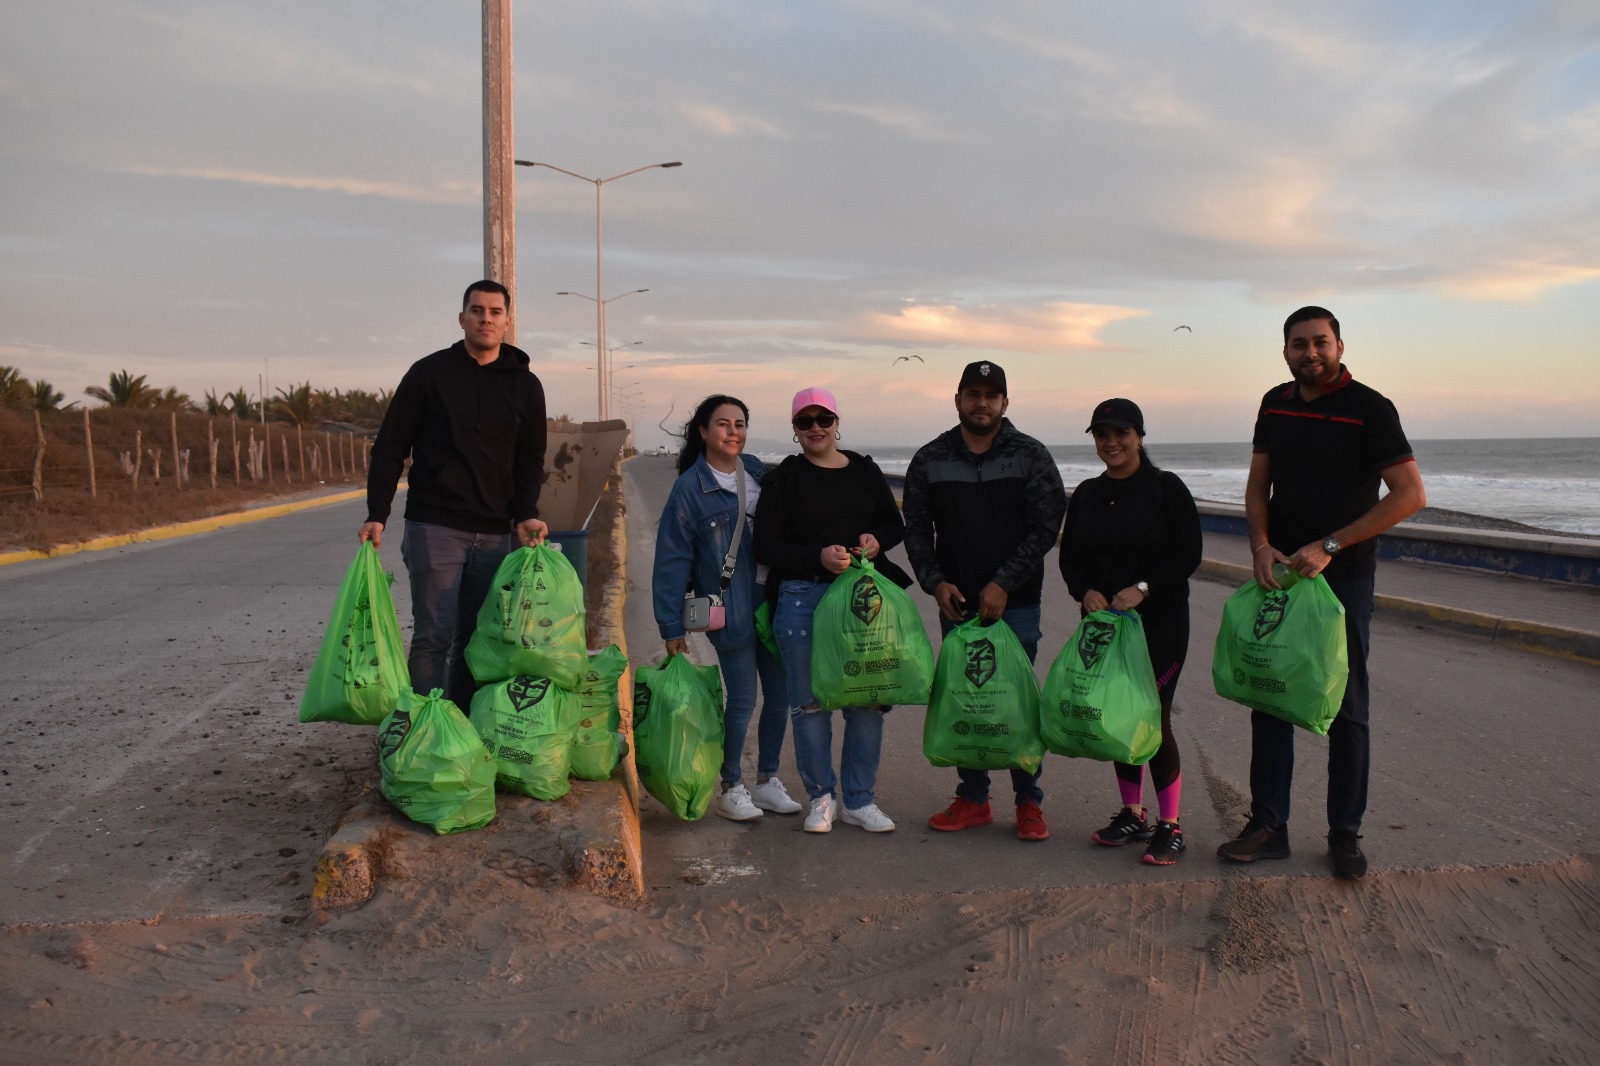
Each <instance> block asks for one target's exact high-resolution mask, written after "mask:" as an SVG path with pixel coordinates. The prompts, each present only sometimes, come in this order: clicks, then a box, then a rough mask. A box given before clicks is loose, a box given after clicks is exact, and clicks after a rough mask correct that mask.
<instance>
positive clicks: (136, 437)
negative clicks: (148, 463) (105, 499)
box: [133, 429, 144, 492]
mask: <svg viewBox="0 0 1600 1066" xmlns="http://www.w3.org/2000/svg"><path fill="white" fill-rule="evenodd" d="M143 466H144V430H142V429H136V430H134V431H133V491H134V492H138V491H139V470H140V468H142V467H143Z"/></svg>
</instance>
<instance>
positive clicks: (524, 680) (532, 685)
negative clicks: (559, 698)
mask: <svg viewBox="0 0 1600 1066" xmlns="http://www.w3.org/2000/svg"><path fill="white" fill-rule="evenodd" d="M548 691H550V679H549V678H548V677H514V678H512V679H511V683H510V684H508V685H507V686H506V695H507V696H509V697H511V706H513V707H515V708H516V709H517V710H519V711H531V710H533V709H534V707H536V706H538V704H539V701H540V700H542V699H544V694H545V693H546V692H548Z"/></svg>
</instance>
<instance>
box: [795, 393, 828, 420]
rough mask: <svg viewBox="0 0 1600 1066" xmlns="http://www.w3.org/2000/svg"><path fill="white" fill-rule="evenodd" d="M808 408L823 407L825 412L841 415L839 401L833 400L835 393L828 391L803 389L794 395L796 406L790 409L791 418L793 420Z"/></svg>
mask: <svg viewBox="0 0 1600 1066" xmlns="http://www.w3.org/2000/svg"><path fill="white" fill-rule="evenodd" d="M807 407H821V408H822V409H823V410H826V411H832V412H833V413H834V414H838V413H839V401H837V400H835V399H834V398H833V393H831V392H829V391H828V390H827V389H818V388H810V389H801V390H800V391H799V392H797V393H795V394H794V404H793V405H792V406H791V407H790V408H789V417H790V418H793V417H794V416H795V415H797V414H799V413H800V412H801V411H803V410H805V409H806V408H807Z"/></svg>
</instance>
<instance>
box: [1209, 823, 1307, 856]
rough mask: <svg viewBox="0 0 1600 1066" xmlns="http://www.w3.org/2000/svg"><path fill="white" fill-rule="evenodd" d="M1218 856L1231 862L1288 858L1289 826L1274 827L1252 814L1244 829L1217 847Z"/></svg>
mask: <svg viewBox="0 0 1600 1066" xmlns="http://www.w3.org/2000/svg"><path fill="white" fill-rule="evenodd" d="M1217 857H1218V858H1222V859H1227V860H1228V861H1229V862H1255V861H1256V860H1257V859H1287V858H1288V857H1289V827H1288V826H1286V825H1280V826H1279V827H1278V828H1276V829H1274V828H1272V827H1271V826H1269V825H1268V824H1267V823H1266V822H1264V821H1262V820H1261V819H1260V818H1257V817H1256V816H1255V815H1253V814H1252V815H1251V816H1250V820H1249V821H1248V822H1246V823H1245V824H1244V831H1243V832H1241V833H1240V834H1239V835H1238V836H1236V837H1234V838H1233V839H1232V840H1230V841H1228V842H1227V843H1225V844H1223V845H1222V846H1221V847H1220V848H1218V849H1217Z"/></svg>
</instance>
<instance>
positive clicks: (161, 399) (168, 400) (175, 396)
mask: <svg viewBox="0 0 1600 1066" xmlns="http://www.w3.org/2000/svg"><path fill="white" fill-rule="evenodd" d="M151 391H152V392H154V390H151ZM147 406H149V407H159V408H160V409H161V410H163V411H192V410H193V409H194V401H193V400H191V399H189V394H188V393H187V392H179V391H178V390H177V389H176V388H174V387H173V386H171V385H168V386H167V391H165V392H158V393H155V395H154V397H153V398H152V399H151V401H150V403H149V404H148V405H147Z"/></svg>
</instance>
